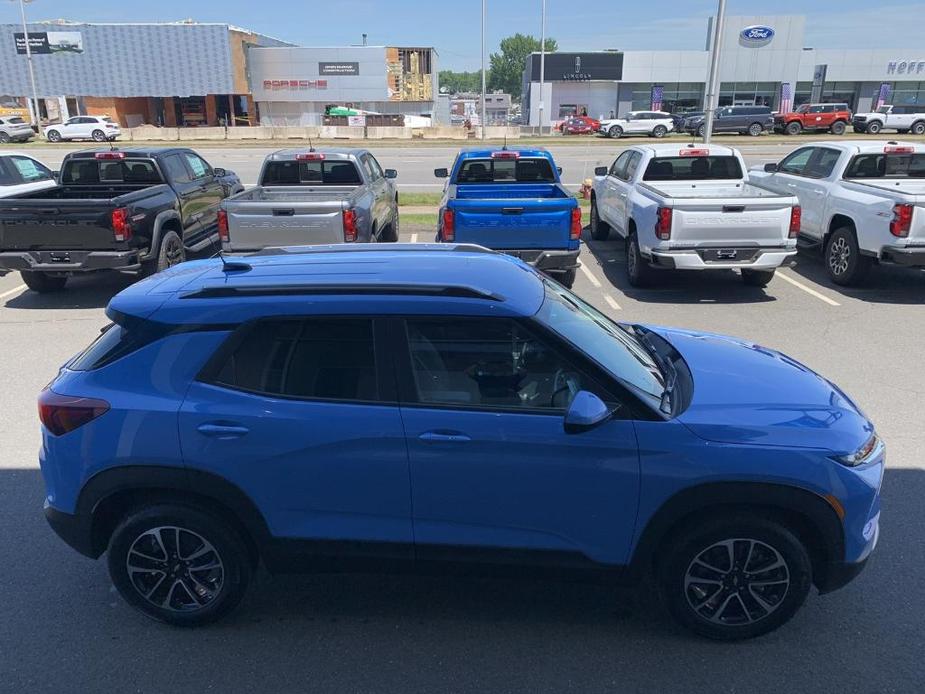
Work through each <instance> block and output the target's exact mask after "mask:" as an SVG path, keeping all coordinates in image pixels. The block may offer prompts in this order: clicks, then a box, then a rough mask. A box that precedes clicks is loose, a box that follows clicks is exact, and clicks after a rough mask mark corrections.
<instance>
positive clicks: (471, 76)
mask: <svg viewBox="0 0 925 694" xmlns="http://www.w3.org/2000/svg"><path fill="white" fill-rule="evenodd" d="M440 87H441V88H443V87H446V88H447V91H448V92H449V93H450V94H458V93H459V92H480V91H482V73H481V72H478V71H475V72H453V71H452V70H441V71H440Z"/></svg>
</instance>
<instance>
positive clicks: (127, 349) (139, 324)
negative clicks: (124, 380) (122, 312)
mask: <svg viewBox="0 0 925 694" xmlns="http://www.w3.org/2000/svg"><path fill="white" fill-rule="evenodd" d="M174 330H176V326H173V325H168V324H166V323H157V322H155V321H149V320H143V319H141V318H133V317H131V316H122V317H121V318H120V319H119V322H118V323H110V324H109V325H107V326H106V327H104V328H103V329H102V330H101V331H100V335H99V337H97V338H96V339H95V340H94V341H93V342H91V343H90V346H89V347H87V348H86V349H85V350H84V351H82V352H80V353H79V354H78V355H77V356H75V357H74V358H73V359H71V361H70V362H68V364H67V368H68V369H70V370H71V371H92V370H93V369H99V368H101V367H103V366H106V365H107V364H111V363H112V362H114V361H116V360H117V359H121V358H122V357H124V356H126V355H128V354H131V353H132V352H134V351H136V350H138V349H141V348H142V347H144V346H145V345H148V344H151V343H152V342H154V341H156V340H159V339H161V338H162V337H166V336H167V335H169V334H170V333H171V332H173V331H174Z"/></svg>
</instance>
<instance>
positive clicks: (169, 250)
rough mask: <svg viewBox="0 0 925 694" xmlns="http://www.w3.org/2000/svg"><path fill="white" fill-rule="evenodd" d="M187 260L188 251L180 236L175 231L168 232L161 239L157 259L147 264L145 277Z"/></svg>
mask: <svg viewBox="0 0 925 694" xmlns="http://www.w3.org/2000/svg"><path fill="white" fill-rule="evenodd" d="M184 260H186V249H185V248H184V247H183V242H182V241H181V240H180V236H179V235H178V234H177V232H175V231H168V232H167V233H166V234H164V236H163V238H161V245H160V247H159V248H158V250H157V258H155V259H154V260H153V261H148V262H147V263H145V265H146V267H145V269H144V274H145V275H153V274H154V273H155V272H161V271H162V270H166V269H167V268H169V267H173V266H174V265H179V264H180V263H182V262H183V261H184Z"/></svg>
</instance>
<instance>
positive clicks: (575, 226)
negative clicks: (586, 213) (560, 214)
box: [568, 207, 581, 241]
mask: <svg viewBox="0 0 925 694" xmlns="http://www.w3.org/2000/svg"><path fill="white" fill-rule="evenodd" d="M568 237H569V239H571V240H572V241H577V240H578V239H580V238H581V208H580V207H576V208H575V209H574V210H572V229H571V233H569V236H568Z"/></svg>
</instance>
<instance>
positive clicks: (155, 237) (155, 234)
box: [140, 210, 183, 262]
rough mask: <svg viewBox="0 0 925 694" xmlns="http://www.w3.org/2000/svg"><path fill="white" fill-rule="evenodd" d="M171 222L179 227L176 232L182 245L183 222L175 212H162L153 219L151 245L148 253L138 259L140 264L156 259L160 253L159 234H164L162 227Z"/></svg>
mask: <svg viewBox="0 0 925 694" xmlns="http://www.w3.org/2000/svg"><path fill="white" fill-rule="evenodd" d="M172 221H176V222H177V223H178V225H179V229H176V232H177V236H179V237H180V241H181V243H182V241H183V222H182V220H181V219H180V213H179V212H177V211H176V210H164V211H163V212H159V213H158V214H157V216H156V217H155V218H154V224H153V225H152V227H151V243H150V244H149V245H148V251H147V253H144V254H142V255H141V257H140V260H141V261H142V262H144V261H146V260H153V259H154V258H156V257H157V254H158V253H159V252H160V244H161V234H163V233H164V231H163V230H164V225H165V224H167V223H168V222H172Z"/></svg>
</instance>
